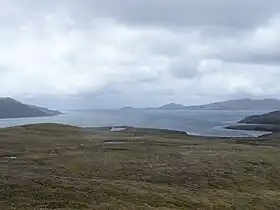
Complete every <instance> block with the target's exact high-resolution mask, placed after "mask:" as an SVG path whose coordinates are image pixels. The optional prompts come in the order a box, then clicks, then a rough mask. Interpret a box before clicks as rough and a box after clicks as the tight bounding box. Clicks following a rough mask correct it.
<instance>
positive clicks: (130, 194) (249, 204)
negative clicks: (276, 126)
mask: <svg viewBox="0 0 280 210" xmlns="http://www.w3.org/2000/svg"><path fill="white" fill-rule="evenodd" d="M279 140H280V137H279V136H278V134H274V135H272V136H266V137H263V139H258V140H253V139H252V140H248V139H247V140H245V139H243V140H242V139H239V140H230V139H214V138H211V139H207V138H198V137H192V136H187V135H184V134H182V133H180V132H178V133H177V132H168V131H163V130H153V129H135V128H127V130H125V131H121V132H110V131H109V129H107V128H99V129H81V128H76V127H71V126H65V125H57V124H41V125H29V126H21V127H14V128H6V129H1V130H0V209H12V208H14V209H40V208H41V209H280V148H279V142H280V141H279Z"/></svg>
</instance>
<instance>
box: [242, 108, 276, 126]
mask: <svg viewBox="0 0 280 210" xmlns="http://www.w3.org/2000/svg"><path fill="white" fill-rule="evenodd" d="M240 123H249V124H268V125H280V111H275V112H270V113H267V114H263V115H253V116H249V117H246V118H245V119H243V120H241V121H240Z"/></svg>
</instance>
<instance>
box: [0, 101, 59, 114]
mask: <svg viewBox="0 0 280 210" xmlns="http://www.w3.org/2000/svg"><path fill="white" fill-rule="evenodd" d="M58 114H61V112H59V111H53V110H50V109H47V108H44V107H38V106H34V105H28V104H23V103H21V102H19V101H16V100H15V99H13V98H0V118H25V117H45V116H53V115H58Z"/></svg>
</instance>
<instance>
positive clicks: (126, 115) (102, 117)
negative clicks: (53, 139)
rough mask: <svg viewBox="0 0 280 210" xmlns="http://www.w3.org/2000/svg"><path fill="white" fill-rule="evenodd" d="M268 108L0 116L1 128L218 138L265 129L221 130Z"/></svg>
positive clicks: (251, 135) (243, 135) (73, 112)
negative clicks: (130, 130)
mask: <svg viewBox="0 0 280 210" xmlns="http://www.w3.org/2000/svg"><path fill="white" fill-rule="evenodd" d="M269 111H270V110H268V111H241V110H240V111H216V110H215V111H212V110H199V111H196V110H182V111H169V110H141V109H139V110H137V109H131V110H82V111H64V112H63V113H64V114H61V115H57V116H51V117H36V118H14V119H0V127H1V128H4V127H10V126H17V125H24V124H35V123H62V124H69V125H74V126H81V127H104V126H106V127H107V126H133V127H144V128H161V129H170V130H179V131H185V132H187V133H188V134H192V135H201V136H220V137H223V136H224V137H253V136H259V135H261V134H263V133H264V132H258V131H235V130H228V129H224V128H223V127H225V126H227V125H232V124H235V123H236V122H238V121H239V120H241V119H243V118H244V117H246V116H250V115H255V114H263V113H266V112H269Z"/></svg>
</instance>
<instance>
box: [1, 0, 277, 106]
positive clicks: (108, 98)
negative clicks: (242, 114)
mask: <svg viewBox="0 0 280 210" xmlns="http://www.w3.org/2000/svg"><path fill="white" fill-rule="evenodd" d="M0 2H1V12H0V95H2V96H13V97H17V98H20V99H22V100H25V101H34V102H36V103H41V104H43V103H44V104H45V103H48V105H50V106H53V107H56V106H59V107H63V108H64V107H65V108H77V107H83V108H89V107H94V108H96V107H97V108H98V107H120V106H125V105H132V106H139V107H142V106H154V105H159V104H162V103H167V102H170V101H174V102H179V103H185V104H195V103H204V102H209V101H214V100H222V99H230V98H240V97H280V94H279V93H280V83H279V80H280V9H279V8H280V3H279V1H276V0H274V1H272V0H271V1H261V0H257V1H253V0H249V1H246V2H244V1H241V0H240V1H239V0H238V1H234V2H230V3H225V2H224V1H222V0H213V1H206V0H205V1H202V0H199V1H195V2H194V1H187V0H184V1H183V0H182V1H181V0H178V1H167V0H161V1H159V0H152V1H151V0H149V1H148V0H143V1H136V0H131V1H129V2H127V3H126V4H124V3H123V1H120V0H103V1H102V2H100V1H95V0H92V1H90V0H83V1H75V0H71V1H66V0H60V1H54V0H53V1H52V0H50V1H40V3H39V2H38V1H35V0H26V1H19V0H17V1H16V0H14V1H13V0H11V1H10V0H9V1H8V0H1V1H0ZM277 5H278V7H277ZM54 100H55V101H54ZM69 104H72V105H69Z"/></svg>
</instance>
